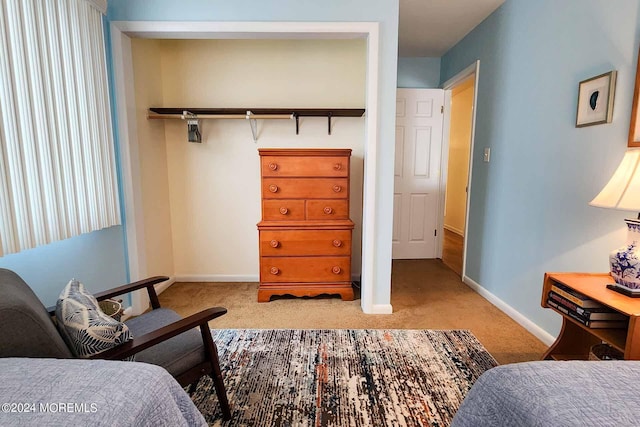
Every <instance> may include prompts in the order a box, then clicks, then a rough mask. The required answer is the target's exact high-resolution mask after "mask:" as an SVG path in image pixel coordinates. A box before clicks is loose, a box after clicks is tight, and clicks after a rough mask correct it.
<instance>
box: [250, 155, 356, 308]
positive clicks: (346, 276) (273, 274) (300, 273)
mask: <svg viewBox="0 0 640 427" xmlns="http://www.w3.org/2000/svg"><path fill="white" fill-rule="evenodd" d="M258 152H259V154H260V170H261V185H262V221H261V222H260V223H258V232H259V235H260V238H259V240H260V287H259V289H258V301H259V302H267V301H269V300H270V299H271V297H272V296H273V295H284V294H289V295H293V296H316V295H321V294H339V295H340V296H341V297H342V299H343V300H353V287H352V285H351V236H352V231H353V222H352V221H351V220H350V219H349V160H350V156H351V150H349V149H259V150H258Z"/></svg>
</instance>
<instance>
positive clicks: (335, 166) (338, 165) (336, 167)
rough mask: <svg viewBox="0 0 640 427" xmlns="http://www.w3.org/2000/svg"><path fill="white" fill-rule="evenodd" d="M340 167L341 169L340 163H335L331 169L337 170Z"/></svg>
mask: <svg viewBox="0 0 640 427" xmlns="http://www.w3.org/2000/svg"><path fill="white" fill-rule="evenodd" d="M340 169H342V163H336V164H335V165H333V170H337V171H339V170H340Z"/></svg>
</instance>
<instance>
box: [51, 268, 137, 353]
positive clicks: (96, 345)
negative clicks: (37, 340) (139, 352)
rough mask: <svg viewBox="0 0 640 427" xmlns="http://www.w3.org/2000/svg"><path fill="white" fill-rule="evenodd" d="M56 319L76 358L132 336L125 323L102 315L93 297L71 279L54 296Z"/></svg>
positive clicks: (117, 343) (81, 285)
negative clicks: (56, 300) (56, 295)
mask: <svg viewBox="0 0 640 427" xmlns="http://www.w3.org/2000/svg"><path fill="white" fill-rule="evenodd" d="M56 318H57V319H58V329H59V330H60V335H62V337H63V338H64V339H65V340H66V341H67V344H68V345H69V348H71V350H72V351H73V353H74V354H75V355H76V356H77V357H85V358H86V357H89V356H93V355H95V354H98V353H100V352H103V351H105V350H108V349H110V348H112V347H115V346H117V345H120V344H122V343H124V342H127V341H129V340H130V339H132V338H133V335H132V334H131V332H130V331H129V328H128V327H127V325H125V324H124V323H122V322H119V321H117V320H115V319H114V318H112V317H110V316H107V315H106V314H104V313H103V312H102V310H101V309H100V306H99V305H98V301H97V300H96V299H95V297H94V296H93V295H91V294H90V293H88V292H87V291H86V290H85V289H84V285H83V284H82V283H80V282H78V281H77V280H75V279H72V280H71V281H70V282H69V283H68V284H67V286H66V287H65V288H64V290H63V291H62V293H61V294H60V296H59V297H58V302H57V304H56ZM131 359H132V358H131Z"/></svg>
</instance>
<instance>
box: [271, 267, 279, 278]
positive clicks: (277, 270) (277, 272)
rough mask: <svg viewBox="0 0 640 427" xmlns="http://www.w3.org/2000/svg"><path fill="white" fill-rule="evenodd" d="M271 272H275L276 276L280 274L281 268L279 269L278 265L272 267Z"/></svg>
mask: <svg viewBox="0 0 640 427" xmlns="http://www.w3.org/2000/svg"><path fill="white" fill-rule="evenodd" d="M269 273H271V274H273V275H274V276H277V275H278V274H280V270H279V269H278V267H271V269H270V270H269Z"/></svg>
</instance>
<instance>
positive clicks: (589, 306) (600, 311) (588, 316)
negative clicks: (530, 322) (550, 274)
mask: <svg viewBox="0 0 640 427" xmlns="http://www.w3.org/2000/svg"><path fill="white" fill-rule="evenodd" d="M547 304H549V305H550V306H551V307H553V308H555V309H556V310H558V311H560V312H562V313H564V314H566V315H567V316H569V317H571V318H572V319H574V320H576V321H577V322H579V323H582V324H583V325H585V326H586V327H588V328H626V327H627V325H628V323H629V318H628V317H627V316H625V315H624V314H622V313H619V312H617V311H615V310H613V309H611V308H609V307H606V306H604V305H602V304H600V303H599V302H597V301H595V300H592V299H590V298H588V297H586V296H585V295H582V294H581V293H579V292H576V291H574V290H573V289H571V288H568V287H566V286H564V285H562V284H560V283H555V282H554V283H553V284H552V285H551V290H550V291H549V296H548V297H547Z"/></svg>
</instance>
